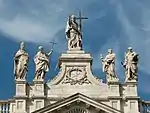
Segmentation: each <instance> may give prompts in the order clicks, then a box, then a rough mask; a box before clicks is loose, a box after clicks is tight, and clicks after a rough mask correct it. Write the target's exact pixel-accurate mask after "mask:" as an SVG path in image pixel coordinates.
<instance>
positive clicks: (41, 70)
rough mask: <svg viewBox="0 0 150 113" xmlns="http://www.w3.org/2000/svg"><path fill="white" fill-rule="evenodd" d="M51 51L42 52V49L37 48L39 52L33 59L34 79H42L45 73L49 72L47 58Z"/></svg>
mask: <svg viewBox="0 0 150 113" xmlns="http://www.w3.org/2000/svg"><path fill="white" fill-rule="evenodd" d="M51 53H52V50H51V51H50V52H49V53H44V52H43V47H42V46H39V51H38V52H37V54H36V55H35V57H34V62H35V79H44V77H45V74H46V72H48V71H49V68H50V66H49V63H50V62H49V57H50V55H51Z"/></svg>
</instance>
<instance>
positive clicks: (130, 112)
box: [122, 81, 140, 113]
mask: <svg viewBox="0 0 150 113" xmlns="http://www.w3.org/2000/svg"><path fill="white" fill-rule="evenodd" d="M122 91H123V99H124V101H123V104H124V113H139V109H140V108H139V97H138V93H137V82H136V81H128V82H126V83H124V84H123V90H122Z"/></svg>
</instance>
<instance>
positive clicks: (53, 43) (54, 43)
mask: <svg viewBox="0 0 150 113" xmlns="http://www.w3.org/2000/svg"><path fill="white" fill-rule="evenodd" d="M49 43H51V44H52V50H53V47H54V45H56V44H57V43H56V42H55V41H53V42H49Z"/></svg>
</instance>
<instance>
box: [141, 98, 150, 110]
mask: <svg viewBox="0 0 150 113" xmlns="http://www.w3.org/2000/svg"><path fill="white" fill-rule="evenodd" d="M141 105H142V109H141V113H150V101H144V100H142V101H141Z"/></svg>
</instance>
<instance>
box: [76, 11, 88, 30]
mask: <svg viewBox="0 0 150 113" xmlns="http://www.w3.org/2000/svg"><path fill="white" fill-rule="evenodd" d="M76 19H79V27H80V31H81V32H82V20H84V19H88V18H87V17H82V14H81V11H79V17H76Z"/></svg>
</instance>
